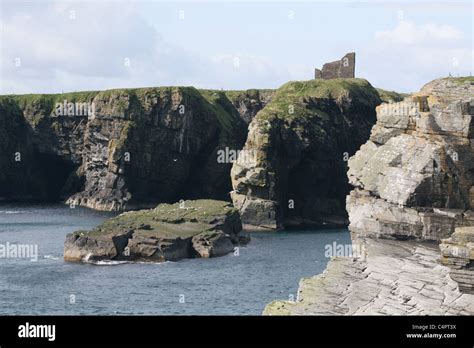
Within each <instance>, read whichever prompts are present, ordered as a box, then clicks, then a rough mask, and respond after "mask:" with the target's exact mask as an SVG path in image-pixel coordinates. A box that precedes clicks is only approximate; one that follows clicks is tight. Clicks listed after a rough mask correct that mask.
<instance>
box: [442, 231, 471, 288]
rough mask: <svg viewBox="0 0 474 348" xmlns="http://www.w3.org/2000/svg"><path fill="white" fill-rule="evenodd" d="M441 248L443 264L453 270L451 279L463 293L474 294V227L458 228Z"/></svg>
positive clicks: (445, 240)
mask: <svg viewBox="0 0 474 348" xmlns="http://www.w3.org/2000/svg"><path fill="white" fill-rule="evenodd" d="M439 247H440V249H441V264H443V265H446V266H448V267H449V268H450V269H451V270H450V276H451V278H452V279H453V280H455V281H456V282H457V283H458V284H459V288H460V289H461V291H463V292H467V293H471V294H474V227H458V228H457V229H456V231H455V232H454V233H453V234H452V235H451V237H449V238H446V239H443V240H442V242H441V244H440V245H439Z"/></svg>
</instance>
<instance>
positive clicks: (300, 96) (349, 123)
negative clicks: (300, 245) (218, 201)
mask: <svg viewBox="0 0 474 348" xmlns="http://www.w3.org/2000/svg"><path fill="white" fill-rule="evenodd" d="M380 102H381V100H380V98H379V95H378V93H377V91H376V90H375V89H374V88H373V87H372V86H371V85H370V84H369V83H368V82H367V81H366V80H362V79H334V80H312V81H305V82H290V83H287V84H285V85H283V86H282V87H281V88H280V89H278V90H277V91H276V93H275V94H274V96H273V98H272V101H271V102H270V103H268V104H267V106H266V107H265V108H264V109H262V110H261V111H260V112H259V113H257V115H256V116H255V118H254V119H253V120H252V122H251V123H250V125H249V133H248V136H247V141H246V143H245V146H244V148H243V151H242V153H241V155H240V156H239V158H238V159H237V161H236V162H234V164H233V167H232V171H231V178H232V187H233V191H232V193H231V196H232V200H233V202H234V205H235V206H236V207H237V208H239V210H240V212H241V216H242V221H243V223H244V225H246V226H248V227H249V228H267V229H279V228H282V227H291V226H295V225H298V226H301V225H323V224H340V225H344V224H345V223H346V220H347V215H346V212H345V208H344V204H345V196H346V195H347V193H348V192H349V190H350V187H349V185H348V183H347V176H346V171H347V159H348V158H349V156H350V155H352V154H354V153H355V151H356V150H357V149H358V148H359V147H360V145H361V144H363V143H364V142H365V141H366V140H367V139H368V137H369V132H370V128H371V127H372V125H373V124H374V123H375V107H376V106H377V105H378V104H380Z"/></svg>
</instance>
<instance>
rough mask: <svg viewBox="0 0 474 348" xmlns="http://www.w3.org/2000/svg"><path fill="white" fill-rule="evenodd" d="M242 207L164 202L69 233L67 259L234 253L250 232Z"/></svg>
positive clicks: (145, 258) (148, 258)
mask: <svg viewBox="0 0 474 348" xmlns="http://www.w3.org/2000/svg"><path fill="white" fill-rule="evenodd" d="M241 230H242V225H241V222H240V216H239V213H238V211H237V209H235V208H233V207H232V205H231V204H230V203H228V202H223V201H215V200H195V201H181V202H179V203H175V204H160V205H158V206H157V207H156V208H155V209H148V210H139V211H130V212H125V213H122V214H120V215H119V216H117V217H115V218H112V219H109V220H106V221H105V222H104V223H102V224H101V225H99V226H97V227H96V228H94V229H93V230H90V231H76V232H73V233H70V234H68V235H67V237H66V241H65V244H64V259H65V260H66V261H86V262H96V261H112V260H113V261H146V262H148V261H149V262H162V261H177V260H180V259H183V258H194V257H202V258H209V257H217V256H222V255H225V254H227V253H230V252H232V251H233V250H234V248H235V246H236V245H239V244H240V243H244V242H245V241H246V238H244V236H241V235H240V232H241Z"/></svg>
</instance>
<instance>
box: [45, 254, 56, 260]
mask: <svg viewBox="0 0 474 348" xmlns="http://www.w3.org/2000/svg"><path fill="white" fill-rule="evenodd" d="M43 258H45V259H48V260H59V257H57V256H54V255H44V256H43Z"/></svg>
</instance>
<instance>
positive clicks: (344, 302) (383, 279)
mask: <svg viewBox="0 0 474 348" xmlns="http://www.w3.org/2000/svg"><path fill="white" fill-rule="evenodd" d="M360 243H361V245H363V248H362V250H363V253H362V256H360V257H359V258H352V257H350V258H349V257H337V258H333V259H331V261H330V262H329V263H328V266H327V268H326V270H325V271H324V272H323V273H322V274H320V275H317V276H314V277H311V278H303V279H302V280H301V281H300V285H299V289H298V296H297V299H296V301H294V302H291V301H273V302H271V303H270V304H268V305H267V306H266V307H265V310H264V312H263V314H264V315H473V314H474V295H472V294H468V293H463V292H460V290H459V286H458V283H457V282H456V281H454V280H453V279H451V277H450V268H449V267H446V266H443V265H441V264H440V263H439V259H440V254H439V247H438V245H437V244H436V243H431V242H415V241H396V240H376V239H366V240H361V242H360Z"/></svg>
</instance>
